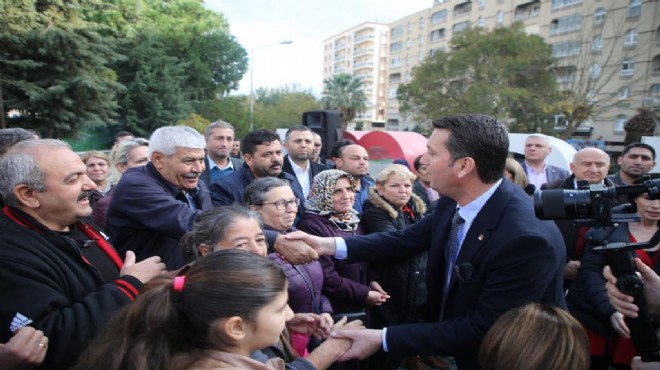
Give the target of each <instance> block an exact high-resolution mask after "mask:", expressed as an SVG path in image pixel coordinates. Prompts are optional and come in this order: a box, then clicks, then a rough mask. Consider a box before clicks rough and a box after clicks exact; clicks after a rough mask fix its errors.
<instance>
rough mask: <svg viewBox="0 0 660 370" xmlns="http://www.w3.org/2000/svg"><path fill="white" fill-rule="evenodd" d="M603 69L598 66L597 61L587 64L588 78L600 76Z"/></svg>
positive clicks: (593, 78) (594, 78)
mask: <svg viewBox="0 0 660 370" xmlns="http://www.w3.org/2000/svg"><path fill="white" fill-rule="evenodd" d="M602 71H603V67H601V66H600V64H598V63H594V64H592V65H590V66H589V78H590V79H592V80H596V79H598V78H599V77H600V74H601V72H602Z"/></svg>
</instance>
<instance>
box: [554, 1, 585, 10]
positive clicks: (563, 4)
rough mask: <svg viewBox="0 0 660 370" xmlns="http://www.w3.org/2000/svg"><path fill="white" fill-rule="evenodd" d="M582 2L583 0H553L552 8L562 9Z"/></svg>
mask: <svg viewBox="0 0 660 370" xmlns="http://www.w3.org/2000/svg"><path fill="white" fill-rule="evenodd" d="M581 2H582V0H552V9H561V8H564V7H567V6H571V5H575V4H580V3H581Z"/></svg>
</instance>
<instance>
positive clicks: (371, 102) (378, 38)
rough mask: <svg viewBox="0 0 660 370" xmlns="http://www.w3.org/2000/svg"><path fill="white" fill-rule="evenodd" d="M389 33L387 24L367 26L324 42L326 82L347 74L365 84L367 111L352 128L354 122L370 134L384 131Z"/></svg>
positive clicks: (324, 76) (357, 118) (324, 74)
mask: <svg viewBox="0 0 660 370" xmlns="http://www.w3.org/2000/svg"><path fill="white" fill-rule="evenodd" d="M389 33H390V28H389V26H388V25H386V24H381V23H371V22H366V23H362V24H360V25H358V26H356V27H353V28H351V29H348V30H346V31H344V32H341V33H339V34H337V35H335V36H332V37H330V38H328V39H326V40H324V41H323V79H324V80H325V79H326V78H329V77H332V75H335V74H341V73H348V74H352V75H353V76H356V77H359V78H360V79H361V80H362V88H363V92H364V95H365V96H366V98H367V109H366V110H365V111H364V112H361V113H359V114H358V116H357V117H356V118H355V120H354V122H353V124H352V125H351V128H355V122H359V123H360V124H361V125H362V127H363V128H364V129H367V130H369V129H371V128H382V127H384V122H385V119H386V106H387V97H386V94H387V91H386V88H387V87H386V86H387V60H388V55H387V51H388V47H389Z"/></svg>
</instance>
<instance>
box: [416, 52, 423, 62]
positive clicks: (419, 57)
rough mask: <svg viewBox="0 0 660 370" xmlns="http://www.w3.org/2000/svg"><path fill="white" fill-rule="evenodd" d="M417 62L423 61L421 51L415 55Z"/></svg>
mask: <svg viewBox="0 0 660 370" xmlns="http://www.w3.org/2000/svg"><path fill="white" fill-rule="evenodd" d="M417 60H419V61H422V60H424V52H423V51H420V52H419V53H417Z"/></svg>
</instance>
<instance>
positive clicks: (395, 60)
mask: <svg viewBox="0 0 660 370" xmlns="http://www.w3.org/2000/svg"><path fill="white" fill-rule="evenodd" d="M400 66H401V57H393V58H392V59H390V67H400Z"/></svg>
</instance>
